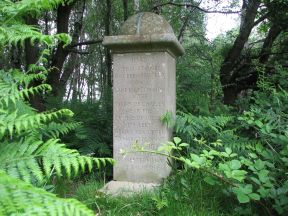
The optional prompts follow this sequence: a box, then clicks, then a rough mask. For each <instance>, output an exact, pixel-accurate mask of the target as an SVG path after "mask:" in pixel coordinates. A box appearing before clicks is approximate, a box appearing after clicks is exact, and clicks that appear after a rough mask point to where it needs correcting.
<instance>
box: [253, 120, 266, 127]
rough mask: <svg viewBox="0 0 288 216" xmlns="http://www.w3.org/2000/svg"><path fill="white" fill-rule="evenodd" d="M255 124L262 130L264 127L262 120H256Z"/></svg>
mask: <svg viewBox="0 0 288 216" xmlns="http://www.w3.org/2000/svg"><path fill="white" fill-rule="evenodd" d="M255 124H256V125H257V126H258V127H259V128H262V127H263V125H264V124H263V123H262V122H261V121H260V120H256V121H255Z"/></svg>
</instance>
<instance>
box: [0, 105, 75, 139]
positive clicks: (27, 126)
mask: <svg viewBox="0 0 288 216" xmlns="http://www.w3.org/2000/svg"><path fill="white" fill-rule="evenodd" d="M63 116H66V117H72V116H73V112H72V111H70V110H68V109H61V110H57V111H55V112H50V113H39V114H23V115H20V116H19V115H18V114H17V111H14V112H12V113H0V137H4V136H7V135H9V136H10V137H13V135H17V134H20V133H23V131H28V130H30V131H31V130H33V129H35V128H39V127H40V126H41V125H42V124H43V123H47V122H49V121H52V120H53V119H57V118H60V117H63Z"/></svg>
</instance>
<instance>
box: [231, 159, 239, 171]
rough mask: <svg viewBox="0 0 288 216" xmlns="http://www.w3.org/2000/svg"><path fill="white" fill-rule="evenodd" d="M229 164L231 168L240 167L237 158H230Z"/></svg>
mask: <svg viewBox="0 0 288 216" xmlns="http://www.w3.org/2000/svg"><path fill="white" fill-rule="evenodd" d="M229 166H230V168H231V169H232V170H237V169H240V168H241V162H240V161H239V160H232V161H230V163H229Z"/></svg>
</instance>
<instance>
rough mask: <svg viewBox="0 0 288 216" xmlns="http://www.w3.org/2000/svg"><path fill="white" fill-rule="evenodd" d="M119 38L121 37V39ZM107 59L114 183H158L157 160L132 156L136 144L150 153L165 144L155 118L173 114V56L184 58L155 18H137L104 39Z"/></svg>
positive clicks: (165, 169)
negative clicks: (110, 61) (110, 83)
mask: <svg viewBox="0 0 288 216" xmlns="http://www.w3.org/2000/svg"><path fill="white" fill-rule="evenodd" d="M123 34H124V35H123ZM103 44H104V45H105V46H107V47H109V48H110V49H111V51H112V54H113V157H114V159H116V161H117V163H116V164H115V165H114V173H113V174H114V180H117V181H128V182H137V183H139V182H142V183H160V182H161V181H162V179H163V178H165V177H167V176H168V175H169V172H170V168H169V166H168V165H167V159H166V158H165V157H163V156H158V155H155V154H147V153H145V154H144V153H133V154H128V155H126V156H125V157H123V156H122V155H121V154H120V150H121V149H124V150H131V148H132V144H133V143H134V142H135V141H137V142H138V143H140V144H145V143H146V146H145V148H146V149H151V150H155V149H157V148H158V146H159V145H160V144H161V143H163V142H166V141H167V140H170V138H171V131H170V130H169V129H167V128H166V127H165V126H164V125H162V123H161V121H160V117H161V115H163V114H164V113H166V112H172V113H175V109H176V77H175V72H176V60H175V59H176V57H177V56H179V55H182V54H183V53H184V50H183V47H182V46H181V45H180V44H179V42H178V41H177V39H176V37H175V35H174V33H173V30H172V28H171V26H170V25H169V24H168V23H167V21H165V20H164V19H163V18H162V17H161V16H159V15H156V14H152V13H142V14H140V15H135V16H133V17H131V18H130V19H128V20H127V21H126V23H125V24H124V25H123V27H122V29H121V31H120V35H118V36H108V37H105V38H104V42H103Z"/></svg>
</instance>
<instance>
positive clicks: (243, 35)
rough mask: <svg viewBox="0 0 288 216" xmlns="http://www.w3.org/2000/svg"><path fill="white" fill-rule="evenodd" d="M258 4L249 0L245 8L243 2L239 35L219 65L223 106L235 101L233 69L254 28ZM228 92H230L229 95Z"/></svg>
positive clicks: (254, 0)
mask: <svg viewBox="0 0 288 216" xmlns="http://www.w3.org/2000/svg"><path fill="white" fill-rule="evenodd" d="M260 3H261V0H251V1H249V3H248V5H247V6H246V1H244V4H243V7H242V10H244V11H242V19H241V28H240V31H239V34H238V36H237V38H236V40H235V42H234V44H233V46H232V47H231V49H230V50H229V52H228V54H227V56H226V58H225V59H224V61H223V63H222V65H221V69H220V81H221V85H222V89H223V93H224V104H227V105H231V104H233V103H234V102H235V100H236V97H237V91H238V90H237V85H236V83H235V79H234V78H236V77H237V76H235V74H234V73H236V72H237V71H236V70H234V68H235V67H236V66H237V61H238V60H239V58H240V56H241V53H242V50H243V49H244V45H245V43H246V42H247V41H248V38H249V36H250V33H251V31H252V29H253V27H254V20H255V17H256V14H257V10H258V8H259V6H260ZM232 78H233V79H232ZM229 91H232V92H231V93H230V92H229ZM235 94H236V97H235Z"/></svg>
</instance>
